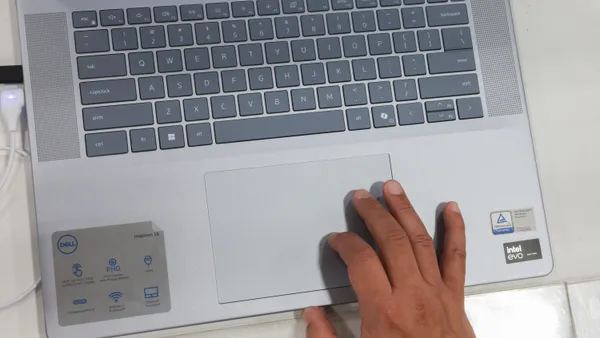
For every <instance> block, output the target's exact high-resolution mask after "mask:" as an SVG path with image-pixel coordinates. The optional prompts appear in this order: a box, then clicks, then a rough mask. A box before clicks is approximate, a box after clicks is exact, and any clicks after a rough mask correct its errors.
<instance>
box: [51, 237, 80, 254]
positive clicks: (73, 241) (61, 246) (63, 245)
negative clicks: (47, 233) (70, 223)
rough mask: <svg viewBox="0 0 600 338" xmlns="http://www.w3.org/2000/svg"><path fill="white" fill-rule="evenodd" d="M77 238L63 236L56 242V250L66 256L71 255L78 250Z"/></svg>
mask: <svg viewBox="0 0 600 338" xmlns="http://www.w3.org/2000/svg"><path fill="white" fill-rule="evenodd" d="M78 245H79V243H77V238H75V236H73V235H63V236H62V237H60V238H59V239H58V242H56V248H57V249H58V251H60V253H62V254H64V255H70V254H72V253H73V252H75V250H77V246H78Z"/></svg>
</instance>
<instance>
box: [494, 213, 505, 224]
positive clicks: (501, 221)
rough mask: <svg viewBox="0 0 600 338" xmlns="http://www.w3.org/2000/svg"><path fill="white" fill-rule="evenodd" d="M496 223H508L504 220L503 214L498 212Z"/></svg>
mask: <svg viewBox="0 0 600 338" xmlns="http://www.w3.org/2000/svg"><path fill="white" fill-rule="evenodd" d="M496 223H498V224H504V223H508V221H507V220H506V218H505V217H504V215H502V214H500V216H498V220H497V221H496Z"/></svg>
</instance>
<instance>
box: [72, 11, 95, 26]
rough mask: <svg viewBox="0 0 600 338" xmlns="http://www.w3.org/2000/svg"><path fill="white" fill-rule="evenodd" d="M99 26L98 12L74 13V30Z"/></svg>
mask: <svg viewBox="0 0 600 338" xmlns="http://www.w3.org/2000/svg"><path fill="white" fill-rule="evenodd" d="M97 26H98V16H97V15H96V11H83V12H73V27H74V28H90V27H97Z"/></svg>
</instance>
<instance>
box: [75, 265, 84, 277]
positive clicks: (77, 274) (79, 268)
mask: <svg viewBox="0 0 600 338" xmlns="http://www.w3.org/2000/svg"><path fill="white" fill-rule="evenodd" d="M82 268H83V267H82V266H81V264H79V263H75V264H73V275H74V276H75V277H77V278H79V277H81V276H83V270H82Z"/></svg>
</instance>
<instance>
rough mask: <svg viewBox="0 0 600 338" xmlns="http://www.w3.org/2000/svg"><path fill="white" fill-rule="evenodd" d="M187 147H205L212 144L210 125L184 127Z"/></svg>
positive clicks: (196, 124) (199, 124)
mask: <svg viewBox="0 0 600 338" xmlns="http://www.w3.org/2000/svg"><path fill="white" fill-rule="evenodd" d="M185 132H186V134H187V143H188V146H189V147H198V146H207V145H211V144H212V143H213V141H212V131H211V128H210V123H195V124H188V125H187V126H185Z"/></svg>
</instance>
